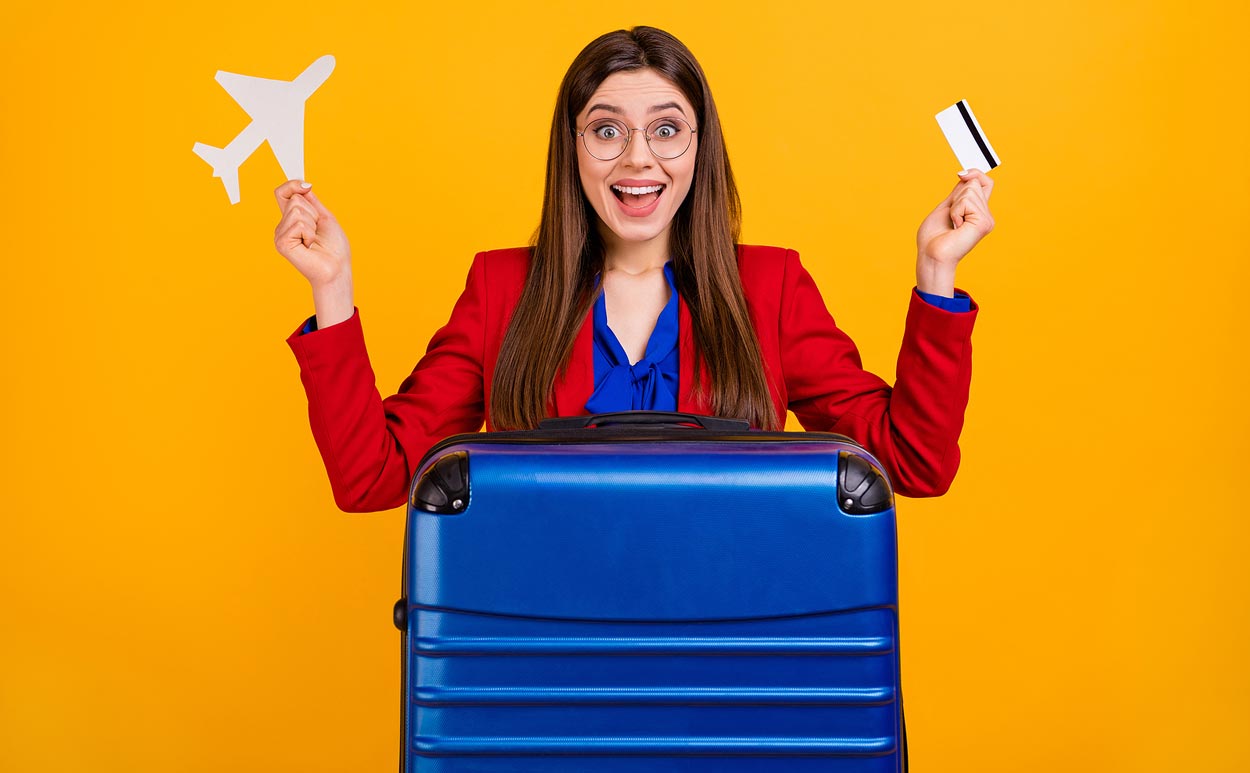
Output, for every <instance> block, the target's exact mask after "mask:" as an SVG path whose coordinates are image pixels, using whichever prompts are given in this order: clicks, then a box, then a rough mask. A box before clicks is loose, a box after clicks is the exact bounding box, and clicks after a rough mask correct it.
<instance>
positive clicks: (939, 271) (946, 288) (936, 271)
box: [916, 253, 955, 298]
mask: <svg viewBox="0 0 1250 773" xmlns="http://www.w3.org/2000/svg"><path fill="white" fill-rule="evenodd" d="M916 289H917V290H919V291H920V292H922V293H929V294H930V295H941V296H943V297H946V298H954V297H955V265H951V264H946V263H941V262H939V261H937V260H934V259H933V258H929V257H926V256H925V255H924V254H923V253H922V254H920V255H918V256H917V257H916Z"/></svg>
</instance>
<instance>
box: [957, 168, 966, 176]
mask: <svg viewBox="0 0 1250 773" xmlns="http://www.w3.org/2000/svg"><path fill="white" fill-rule="evenodd" d="M966 174H968V170H967V169H965V170H963V171H961V172H959V176H960V177H963V176H964V175H966Z"/></svg>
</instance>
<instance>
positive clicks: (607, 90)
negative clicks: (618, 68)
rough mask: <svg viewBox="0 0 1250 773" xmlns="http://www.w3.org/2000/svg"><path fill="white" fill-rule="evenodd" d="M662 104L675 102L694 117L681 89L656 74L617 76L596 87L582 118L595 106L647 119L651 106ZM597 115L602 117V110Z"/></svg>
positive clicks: (645, 71) (639, 72)
mask: <svg viewBox="0 0 1250 773" xmlns="http://www.w3.org/2000/svg"><path fill="white" fill-rule="evenodd" d="M665 102H676V103H677V104H679V105H681V109H682V111H683V112H685V114H686V115H687V116H688V117H689V116H692V115H693V114H694V110H693V108H691V106H690V102H689V101H688V100H687V99H686V96H685V95H684V94H682V92H681V89H679V88H677V86H675V85H674V84H673V82H672V81H670V80H668V79H667V78H665V77H664V76H662V75H660V74H659V73H657V72H656V71H655V70H652V69H650V68H645V69H642V70H631V71H623V72H616V73H612V74H611V75H609V76H608V77H607V78H605V79H604V81H603V83H601V84H599V88H598V89H596V90H595V93H594V94H592V95H591V97H590V100H589V101H587V102H586V106H585V107H583V108H582V112H581V115H583V116H584V115H586V114H587V113H589V112H590V109H591V108H592V107H594V106H595V105H597V104H607V105H612V106H614V107H619V108H621V109H622V110H624V111H625V113H626V115H631V116H639V117H641V116H644V115H646V114H647V112H648V111H649V110H650V109H651V108H652V107H653V106H655V105H660V104H664V103H665ZM596 112H597V113H604V111H602V110H599V111H596Z"/></svg>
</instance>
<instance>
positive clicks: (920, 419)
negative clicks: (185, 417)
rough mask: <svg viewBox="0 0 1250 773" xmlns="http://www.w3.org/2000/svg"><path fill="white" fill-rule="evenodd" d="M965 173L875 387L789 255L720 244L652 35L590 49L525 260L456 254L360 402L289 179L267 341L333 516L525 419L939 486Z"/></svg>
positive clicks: (338, 319)
mask: <svg viewBox="0 0 1250 773" xmlns="http://www.w3.org/2000/svg"><path fill="white" fill-rule="evenodd" d="M992 187H993V183H992V182H991V181H990V180H989V178H988V177H986V176H985V175H984V174H982V173H980V172H979V171H976V170H970V171H969V172H968V173H966V174H961V176H960V183H959V184H958V185H957V186H955V189H954V190H953V191H952V192H951V194H950V195H949V196H947V197H946V199H945V200H944V201H943V202H942V203H941V204H939V205H938V207H937V208H936V209H934V210H933V212H931V213H930V214H929V216H928V217H927V218H925V220H924V222H923V223H922V224H921V226H920V229H919V231H918V233H917V247H918V257H917V263H916V291H915V292H913V294H912V300H911V306H910V309H909V311H908V317H907V327H906V331H905V333H904V337H903V346H902V350H901V352H900V355H899V362H898V381H897V383H896V384H895V386H894V388H893V389H891V388H890V387H889V386H888V385H887V384H886V383H885V382H884V381H882V380H881V379H879V378H878V377H876V376H874V375H872V374H871V373H868V372H866V371H864V370H863V369H862V367H861V365H860V359H859V355H858V352H857V351H856V349H855V346H854V344H852V343H851V341H850V339H849V338H847V337H846V335H845V334H843V333H842V332H841V331H840V330H838V328H837V327H836V326H835V325H834V322H833V319H832V317H830V315H829V313H828V311H827V310H826V309H825V306H824V302H823V301H822V300H821V297H820V293H819V291H818V290H817V289H816V286H815V284H814V282H813V281H812V279H811V277H810V276H809V275H808V273H807V272H806V271H805V270H804V269H803V267H802V266H801V265H800V263H799V259H798V255H797V254H796V253H795V252H794V251H792V250H785V249H780V248H773V247H753V246H747V245H739V244H738V232H739V200H738V195H737V190H736V189H735V187H734V182H733V175H732V173H731V171H730V167H729V158H728V155H727V153H726V150H725V146H724V142H723V140H722V137H721V129H720V122H719V118H718V117H717V113H716V106H715V103H714V102H713V101H712V95H711V91H710V90H709V88H708V85H707V80H706V78H705V76H704V74H703V71H702V69H701V68H700V67H699V65H698V63H697V62H696V61H695V59H694V56H693V55H692V54H691V53H690V51H689V50H687V49H686V47H685V46H683V45H682V44H681V43H680V42H679V41H678V40H676V39H675V38H673V37H672V36H671V35H669V34H667V33H665V32H663V31H661V30H657V29H654V28H649V27H635V28H633V29H632V30H628V31H626V30H620V31H617V32H612V33H608V34H606V35H603V36H602V37H600V38H598V39H597V40H595V41H593V42H592V43H590V45H588V46H587V47H586V48H585V49H583V51H582V52H581V53H580V54H579V55H578V57H577V58H576V59H575V60H574V62H573V64H572V65H571V66H570V68H569V71H568V72H567V73H566V74H565V77H564V80H563V82H562V84H561V87H560V92H559V95H558V96H557V99H556V108H555V115H554V117H553V119H552V126H551V140H550V145H549V148H548V163H547V182H546V193H545V197H544V201H543V212H542V220H541V224H540V226H539V229H538V233H537V236H536V240H535V244H534V246H533V247H532V248H521V249H511V250H496V251H491V252H484V253H479V254H478V255H477V256H476V257H475V259H474V261H473V265H472V267H471V268H470V270H469V277H468V281H467V284H466V287H465V291H464V293H463V294H462V295H461V296H460V299H459V300H458V301H457V303H456V306H455V308H454V309H453V311H452V315H451V319H450V320H449V321H448V323H447V325H446V326H444V327H443V328H442V329H441V330H439V331H438V332H437V333H436V334H435V335H434V338H433V339H432V340H431V342H430V346H429V349H428V351H427V353H426V355H425V356H424V357H423V358H422V359H421V362H420V363H418V364H417V366H416V368H415V369H414V370H413V372H412V375H410V376H409V377H408V378H407V379H406V380H405V381H404V383H403V384H401V386H400V389H399V392H398V393H397V394H395V395H392V396H391V397H388V398H386V399H385V400H383V399H381V396H380V395H379V394H378V392H377V390H376V388H375V386H374V377H373V371H372V368H371V367H370V365H369V358H368V354H367V352H366V350H365V345H364V337H363V333H362V329H361V325H360V316H359V312H358V310H357V309H356V308H355V307H354V305H353V302H352V276H351V263H350V249H349V247H348V242H347V239H346V237H345V236H344V234H343V231H342V229H341V228H340V227H339V225H338V223H337V222H336V221H335V219H334V216H333V215H332V214H331V213H330V211H329V210H328V209H326V207H325V206H324V205H323V204H322V203H321V202H320V201H319V199H318V198H317V196H316V195H315V194H314V193H313V192H312V191H311V189H310V186H309V185H308V184H307V183H301V182H300V181H297V180H292V181H290V182H288V183H286V184H284V185H282V186H281V187H279V188H278V189H277V191H276V192H275V194H276V196H277V199H278V204H279V206H280V208H281V209H282V219H281V221H280V222H279V224H278V227H277V229H276V231H275V239H274V240H275V244H276V246H277V248H278V251H279V252H280V253H281V254H282V255H283V256H285V257H286V258H287V259H288V260H290V261H291V262H292V263H293V264H294V265H295V266H296V268H297V269H298V270H299V271H300V273H301V274H303V275H304V276H305V277H306V278H307V279H308V281H309V282H310V284H311V285H312V289H313V303H314V307H315V310H316V314H315V316H314V317H312V318H309V320H308V321H307V322H306V323H305V324H304V325H303V326H302V327H301V328H300V329H298V330H296V331H295V332H294V333H293V334H292V335H291V336H290V338H288V339H287V342H288V344H289V345H290V346H291V349H292V351H293V352H294V353H295V356H296V358H297V359H298V361H299V363H300V376H301V379H302V381H303V383H304V387H305V391H306V392H307V394H308V401H309V418H310V421H311V424H312V429H313V435H314V437H315V438H316V440H317V445H318V447H319V449H320V450H321V454H322V458H323V460H324V461H325V464H326V470H327V472H328V473H329V476H330V482H331V487H332V489H333V491H334V497H335V502H336V503H337V504H338V505H339V507H340V508H342V509H343V510H346V511H349V512H364V511H372V510H382V509H388V508H392V507H398V506H399V505H401V504H403V502H404V500H405V497H406V494H407V486H408V483H409V480H410V479H411V476H412V474H413V473H414V471H415V468H416V466H417V464H418V463H419V462H420V460H421V458H422V456H423V455H424V454H425V452H426V450H428V449H429V447H430V446H431V445H433V444H434V443H435V442H437V441H438V440H440V439H442V438H443V437H446V436H447V435H451V434H455V433H459V432H472V431H476V430H477V429H479V428H480V427H481V425H482V423H483V420H485V423H486V427H487V429H488V430H490V429H513V428H529V427H533V426H535V425H536V424H537V422H538V421H539V419H541V418H543V417H544V416H547V415H580V414H585V413H590V412H604V411H609V410H628V409H635V408H654V409H660V410H682V411H689V412H695V413H711V414H718V415H724V416H737V417H743V418H747V419H749V420H750V422H751V424H752V425H753V426H755V427H759V428H763V429H779V428H780V427H781V426H782V425H783V424H784V422H785V415H786V410H787V409H789V410H792V411H794V412H795V414H796V415H797V416H798V418H799V420H800V421H801V422H802V424H803V426H804V427H806V428H807V429H809V430H825V431H833V432H840V433H842V434H845V435H848V436H850V437H852V438H854V439H855V440H857V441H859V442H860V443H862V444H863V445H865V446H866V447H867V448H868V449H869V450H870V451H871V452H872V453H873V454H874V455H875V456H876V457H877V458H878V459H879V460H880V461H881V462H882V463H883V465H884V466H885V468H886V469H887V471H888V472H889V473H890V476H891V479H892V481H893V483H894V486H895V489H896V491H898V492H899V493H900V494H905V495H910V496H933V495H937V494H940V493H942V492H944V491H945V490H946V489H947V487H948V486H949V485H950V482H951V479H952V478H953V477H954V474H955V470H956V468H957V467H958V464H959V447H958V445H957V441H958V437H959V432H960V429H961V428H962V425H963V411H964V407H965V406H966V404H967V399H968V384H969V379H970V375H971V347H970V345H969V337H970V335H971V332H972V326H973V322H974V320H975V317H976V311H975V307H974V306H973V304H972V302H971V299H970V298H968V297H967V296H966V295H962V294H961V296H960V297H956V291H955V285H954V280H955V267H956V265H957V264H958V263H959V260H960V259H961V258H963V256H964V255H966V254H967V253H968V251H969V250H971V249H972V247H973V246H974V245H975V244H976V243H977V242H978V241H980V239H981V238H982V237H983V236H984V235H985V234H987V233H989V231H990V230H991V229H992V228H993V219H992V218H991V216H990V213H989V209H988V205H987V199H988V197H989V194H990V191H991V189H992Z"/></svg>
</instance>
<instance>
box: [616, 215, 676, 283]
mask: <svg viewBox="0 0 1250 773" xmlns="http://www.w3.org/2000/svg"><path fill="white" fill-rule="evenodd" d="M668 230H669V229H668V228H665V229H664V230H663V231H662V232H660V233H659V234H657V235H656V236H655V238H653V239H648V240H647V241H645V242H629V241H624V240H622V239H621V238H620V237H619V236H617V235H616V234H615V233H613V232H612V229H610V228H608V227H607V226H605V225H604V224H603V223H602V222H601V223H600V224H599V233H600V234H602V236H603V246H604V254H603V268H604V270H605V271H624V272H625V273H627V274H641V273H643V272H644V271H649V270H651V269H659V268H663V267H664V264H665V263H667V262H668V259H669V249H668Z"/></svg>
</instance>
